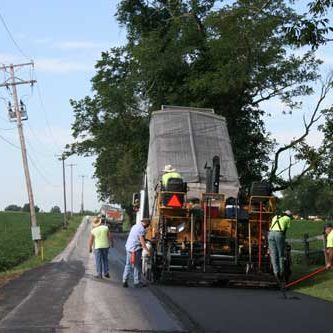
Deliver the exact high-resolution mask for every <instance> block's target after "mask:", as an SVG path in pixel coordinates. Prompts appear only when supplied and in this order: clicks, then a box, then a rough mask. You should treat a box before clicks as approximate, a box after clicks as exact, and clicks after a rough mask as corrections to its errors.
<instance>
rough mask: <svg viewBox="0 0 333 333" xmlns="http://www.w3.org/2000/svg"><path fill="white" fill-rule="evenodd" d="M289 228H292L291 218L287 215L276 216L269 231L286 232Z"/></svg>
mask: <svg viewBox="0 0 333 333" xmlns="http://www.w3.org/2000/svg"><path fill="white" fill-rule="evenodd" d="M288 228H290V217H289V216H286V215H284V216H281V217H279V216H278V215H275V216H274V217H273V219H272V224H271V227H270V229H269V230H271V231H282V232H285V231H286V230H287V229H288Z"/></svg>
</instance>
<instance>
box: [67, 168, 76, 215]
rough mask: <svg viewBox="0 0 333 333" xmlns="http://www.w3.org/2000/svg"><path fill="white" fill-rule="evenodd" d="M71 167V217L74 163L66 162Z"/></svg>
mask: <svg viewBox="0 0 333 333" xmlns="http://www.w3.org/2000/svg"><path fill="white" fill-rule="evenodd" d="M67 166H69V167H70V168H71V217H72V216H73V166H76V164H67Z"/></svg>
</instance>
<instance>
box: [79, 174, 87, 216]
mask: <svg viewBox="0 0 333 333" xmlns="http://www.w3.org/2000/svg"><path fill="white" fill-rule="evenodd" d="M80 177H81V178H82V192H81V214H83V213H84V204H83V190H84V177H87V176H85V175H81V176H80Z"/></svg>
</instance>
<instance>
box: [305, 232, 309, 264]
mask: <svg viewBox="0 0 333 333" xmlns="http://www.w3.org/2000/svg"><path fill="white" fill-rule="evenodd" d="M308 238H309V235H308V234H304V256H305V259H306V262H307V264H308V263H309V259H310V243H309V241H308Z"/></svg>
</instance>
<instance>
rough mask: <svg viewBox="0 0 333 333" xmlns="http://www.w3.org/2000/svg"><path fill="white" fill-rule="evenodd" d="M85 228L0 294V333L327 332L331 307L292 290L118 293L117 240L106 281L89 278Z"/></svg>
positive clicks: (120, 257)
mask: <svg viewBox="0 0 333 333" xmlns="http://www.w3.org/2000/svg"><path fill="white" fill-rule="evenodd" d="M89 230H90V225H89V224H88V223H87V222H86V221H85V222H83V224H82V225H81V228H80V231H79V232H78V234H77V236H76V237H75V238H74V240H73V242H72V243H71V245H70V246H69V247H68V248H67V250H66V251H65V252H64V253H62V254H61V255H60V256H59V257H58V258H57V259H56V260H55V262H53V263H49V264H47V265H45V266H43V267H40V268H37V269H34V270H31V271H29V272H26V273H24V274H23V275H22V276H20V277H19V278H17V279H16V280H13V281H11V282H9V283H7V284H6V285H5V286H4V287H2V288H1V289H0V332H221V333H223V332H226V333H229V332H230V333H234V332H236V333H237V332H242V333H243V332H257V333H261V332H269V333H275V332H279V333H280V332H284V333H288V332H293V333H296V332H302V333H307V332H309V333H310V332H311V333H317V332H318V333H320V332H325V333H326V332H327V331H329V330H331V328H332V321H333V303H332V302H327V301H323V300H319V299H316V298H312V297H309V296H304V295H300V294H296V293H292V292H290V293H288V297H287V298H284V297H282V295H281V293H280V292H279V291H276V290H267V289H239V288H212V287H187V286H166V285H151V286H149V287H148V288H142V289H134V288H132V287H131V285H130V287H129V288H128V289H125V288H122V284H121V274H122V270H123V265H124V246H123V243H124V239H123V238H122V237H117V238H116V242H115V245H116V246H115V248H113V249H111V251H110V264H111V279H103V280H98V279H95V278H94V274H95V264H94V257H93V255H92V254H89V253H88V251H87V237H88V234H89ZM332 288H333V286H332Z"/></svg>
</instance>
